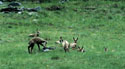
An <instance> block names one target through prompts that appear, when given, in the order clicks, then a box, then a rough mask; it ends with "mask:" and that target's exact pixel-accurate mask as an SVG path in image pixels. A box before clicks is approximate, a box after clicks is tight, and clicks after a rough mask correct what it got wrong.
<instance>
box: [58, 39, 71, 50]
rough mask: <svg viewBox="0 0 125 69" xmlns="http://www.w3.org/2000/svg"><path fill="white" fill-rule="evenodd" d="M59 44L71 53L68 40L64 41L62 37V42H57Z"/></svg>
mask: <svg viewBox="0 0 125 69" xmlns="http://www.w3.org/2000/svg"><path fill="white" fill-rule="evenodd" d="M56 43H57V44H62V47H63V48H64V51H65V52H69V42H68V41H67V40H63V38H62V37H60V40H58V41H56Z"/></svg>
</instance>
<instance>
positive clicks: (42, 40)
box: [28, 37, 47, 53]
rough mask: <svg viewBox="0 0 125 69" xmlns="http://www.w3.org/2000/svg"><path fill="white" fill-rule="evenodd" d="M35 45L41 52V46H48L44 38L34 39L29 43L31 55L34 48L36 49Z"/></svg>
mask: <svg viewBox="0 0 125 69" xmlns="http://www.w3.org/2000/svg"><path fill="white" fill-rule="evenodd" d="M35 44H37V46H38V49H39V51H40V45H42V46H43V47H45V46H46V44H47V41H46V40H44V39H42V38H40V37H34V38H32V39H31V40H30V41H29V46H28V52H29V53H32V50H33V47H34V45H35Z"/></svg>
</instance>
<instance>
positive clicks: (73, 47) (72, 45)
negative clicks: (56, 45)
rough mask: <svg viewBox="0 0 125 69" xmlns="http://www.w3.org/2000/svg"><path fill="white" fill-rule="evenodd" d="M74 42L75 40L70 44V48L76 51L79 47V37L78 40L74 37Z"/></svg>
mask: <svg viewBox="0 0 125 69" xmlns="http://www.w3.org/2000/svg"><path fill="white" fill-rule="evenodd" d="M73 40H74V43H70V47H71V48H72V49H75V48H76V46H77V41H78V37H77V38H76V39H75V38H74V37H73Z"/></svg>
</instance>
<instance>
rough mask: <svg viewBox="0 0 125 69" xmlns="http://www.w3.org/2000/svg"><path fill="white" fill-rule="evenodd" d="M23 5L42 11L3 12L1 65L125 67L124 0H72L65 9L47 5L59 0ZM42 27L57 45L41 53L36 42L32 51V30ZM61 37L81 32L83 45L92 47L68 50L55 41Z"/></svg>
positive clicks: (3, 68) (7, 68)
mask: <svg viewBox="0 0 125 69" xmlns="http://www.w3.org/2000/svg"><path fill="white" fill-rule="evenodd" d="M22 4H23V5H24V6H25V7H31V8H33V7H36V6H41V7H42V10H41V11H40V12H37V13H33V14H32V15H29V14H28V12H23V13H22V14H16V13H7V14H6V13H0V69H125V46H124V45H125V16H124V15H125V2H124V1H118V2H113V1H101V0H100V1H99V0H97V1H94V0H93V1H87V2H83V1H70V2H67V3H64V4H60V6H64V7H65V8H64V9H62V10H59V11H48V10H46V9H45V8H47V7H50V6H51V5H59V3H56V2H52V3H42V4H37V3H24V2H23V3H22ZM5 6H6V3H5V4H4V5H0V8H3V7H5ZM87 8H89V9H87ZM91 8H94V9H91ZM36 29H39V30H40V31H41V32H42V33H41V34H40V37H42V38H49V39H50V40H49V41H48V45H47V46H55V47H57V48H56V50H54V51H51V52H39V51H38V49H37V46H36V47H35V49H34V50H33V54H28V51H27V47H28V41H29V39H31V38H29V37H28V34H30V33H34V32H35V31H36ZM60 36H63V38H64V39H66V40H68V41H69V42H73V39H72V37H78V38H79V40H78V45H79V46H84V48H85V50H86V52H85V53H80V52H77V51H76V50H71V49H70V52H69V53H65V52H64V51H63V48H62V47H61V46H60V45H56V44H55V43H54V42H55V41H56V40H58V39H59V37H60ZM104 47H107V48H108V51H107V52H104ZM41 48H42V47H41Z"/></svg>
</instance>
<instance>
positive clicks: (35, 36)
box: [28, 30, 85, 53]
mask: <svg viewBox="0 0 125 69" xmlns="http://www.w3.org/2000/svg"><path fill="white" fill-rule="evenodd" d="M39 35H40V31H38V30H37V32H36V33H34V34H29V37H32V38H31V39H30V41H29V46H28V52H29V53H32V50H33V48H34V46H35V44H37V46H38V49H39V51H40V45H41V46H43V49H46V48H47V47H46V44H47V40H45V39H43V38H40V36H39ZM73 40H74V42H72V43H69V42H68V41H67V40H64V39H63V37H60V39H59V40H58V41H55V43H56V44H61V46H62V47H63V49H64V51H65V52H69V48H72V50H76V49H77V51H78V52H85V49H84V48H83V47H79V46H77V41H78V38H76V39H75V38H74V37H73Z"/></svg>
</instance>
